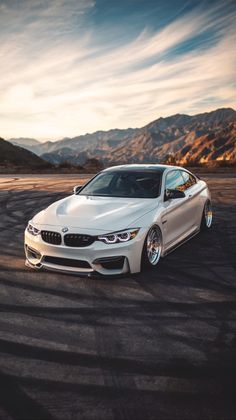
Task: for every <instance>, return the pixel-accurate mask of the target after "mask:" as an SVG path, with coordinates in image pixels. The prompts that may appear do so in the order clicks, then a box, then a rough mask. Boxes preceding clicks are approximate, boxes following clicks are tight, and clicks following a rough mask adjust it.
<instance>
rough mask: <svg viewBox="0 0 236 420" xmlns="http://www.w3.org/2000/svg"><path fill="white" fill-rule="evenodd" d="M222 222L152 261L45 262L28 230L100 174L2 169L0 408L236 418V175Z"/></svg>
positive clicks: (216, 196)
mask: <svg viewBox="0 0 236 420" xmlns="http://www.w3.org/2000/svg"><path fill="white" fill-rule="evenodd" d="M201 177H202V178H203V179H206V180H207V181H208V183H209V186H210V189H211V192H212V197H213V204H214V224H213V227H212V229H211V231H209V232H205V233H201V234H199V235H197V236H196V237H194V238H193V239H192V240H191V241H189V242H188V243H186V244H184V245H183V246H181V247H180V248H178V249H177V250H176V251H174V252H173V253H171V254H169V255H168V256H167V257H166V258H164V259H163V260H162V261H161V263H160V265H159V266H158V267H157V268H156V269H155V270H152V271H146V272H144V273H142V274H139V275H129V276H127V277H125V278H124V277H123V278H118V279H117V278H116V279H111V278H109V279H107V278H94V279H90V278H86V277H77V276H72V275H66V274H57V273H56V274H55V273H52V272H34V271H31V270H30V269H28V268H26V267H25V265H24V252H23V232H24V228H25V226H26V224H27V221H28V220H29V219H30V218H31V217H32V216H33V215H34V214H35V213H36V212H38V211H39V210H40V209H42V208H45V207H46V206H47V205H49V204H50V203H52V202H53V201H55V200H56V199H59V198H62V197H64V196H66V195H68V194H70V193H71V191H72V187H73V186H74V185H78V184H81V183H82V182H85V180H86V179H87V178H88V175H85V176H80V175H63V176H61V177H59V176H58V175H45V176H36V175H32V176H30V175H19V176H17V175H9V176H7V175H2V176H0V291H1V293H0V296H1V298H0V311H1V317H0V419H4V420H8V419H21V420H25V419H30V420H36V419H38V420H44V419H61V420H66V419H71V420H72V419H73V420H77V419H79V420H80V419H83V420H93V419H94V420H95V419H96V420H97V419H101V420H128V419H134V420H149V419H150V420H177V419H178V420H193V419H194V420H208V419H209V420H210V419H211V420H222V419H225V420H230V419H232V420H233V419H235V418H236V391H235V390H236V275H235V274H236V273H235V270H236V253H235V248H236V247H235V243H236V177H235V176H234V175H230V174H227V175H224V174H220V175H219V174H218V175H214V174H208V175H206V176H204V175H201Z"/></svg>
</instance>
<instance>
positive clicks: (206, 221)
mask: <svg viewBox="0 0 236 420" xmlns="http://www.w3.org/2000/svg"><path fill="white" fill-rule="evenodd" d="M211 225H212V205H211V202H210V201H209V200H208V201H206V203H205V206H204V209H203V213H202V221H201V229H202V230H206V229H209V228H210V227H211Z"/></svg>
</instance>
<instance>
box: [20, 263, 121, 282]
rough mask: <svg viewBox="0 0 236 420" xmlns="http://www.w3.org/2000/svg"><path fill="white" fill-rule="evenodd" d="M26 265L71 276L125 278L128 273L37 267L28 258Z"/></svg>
mask: <svg viewBox="0 0 236 420" xmlns="http://www.w3.org/2000/svg"><path fill="white" fill-rule="evenodd" d="M25 265H26V267H29V268H32V269H33V270H35V271H52V272H55V273H57V274H67V275H68V274H69V275H71V276H77V277H84V278H93V279H96V278H99V279H104V278H106V279H119V278H124V277H126V276H127V274H128V273H121V274H102V273H99V272H98V271H95V270H94V271H91V272H89V273H85V272H79V271H68V270H63V269H60V268H50V267H46V266H44V265H42V264H40V267H37V266H35V265H33V264H31V263H30V262H29V261H28V260H27V259H26V260H25Z"/></svg>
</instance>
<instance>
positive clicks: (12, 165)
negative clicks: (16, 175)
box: [0, 138, 51, 172]
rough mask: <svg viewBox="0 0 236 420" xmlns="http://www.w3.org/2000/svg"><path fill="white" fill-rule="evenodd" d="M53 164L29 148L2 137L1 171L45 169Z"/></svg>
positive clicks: (0, 146) (0, 148)
mask: <svg viewBox="0 0 236 420" xmlns="http://www.w3.org/2000/svg"><path fill="white" fill-rule="evenodd" d="M50 167H51V164H50V163H48V162H46V161H44V160H43V159H41V158H40V157H39V156H36V155H35V154H33V153H32V152H30V151H29V150H25V149H23V148H22V147H19V146H15V145H13V144H11V143H10V142H8V141H6V140H4V139H2V138H0V171H1V172H5V171H8V170H12V169H14V170H18V169H22V168H23V169H24V170H29V171H31V170H32V169H38V170H43V169H47V168H50Z"/></svg>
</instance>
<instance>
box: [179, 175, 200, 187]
mask: <svg viewBox="0 0 236 420" xmlns="http://www.w3.org/2000/svg"><path fill="white" fill-rule="evenodd" d="M181 173H182V176H183V179H184V185H183V188H184V190H187V189H188V188H190V187H192V185H194V184H196V179H195V178H194V176H193V175H191V174H189V173H188V172H185V171H181Z"/></svg>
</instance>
